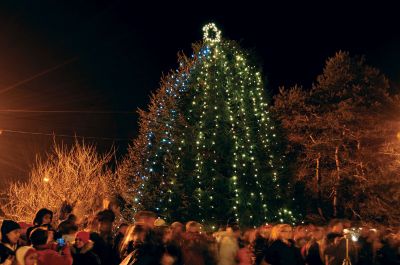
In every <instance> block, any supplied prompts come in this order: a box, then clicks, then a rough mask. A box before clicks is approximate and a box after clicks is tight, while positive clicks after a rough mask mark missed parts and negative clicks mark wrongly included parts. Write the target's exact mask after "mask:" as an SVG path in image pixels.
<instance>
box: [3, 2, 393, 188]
mask: <svg viewBox="0 0 400 265" xmlns="http://www.w3.org/2000/svg"><path fill="white" fill-rule="evenodd" d="M133 2H134V1H100V0H96V1H18V0H9V1H1V2H0V130H3V132H2V134H1V135H0V178H1V181H3V182H1V181H0V184H1V183H5V182H6V181H8V180H9V179H24V178H25V177H26V176H27V171H28V169H29V167H30V165H31V164H32V163H33V162H34V160H35V156H36V155H40V156H43V154H44V153H45V152H48V151H49V150H50V149H49V148H50V146H51V144H52V142H53V138H52V136H49V135H41V134H52V133H54V134H56V135H64V137H58V138H56V139H57V141H61V140H62V141H63V142H64V143H67V144H69V143H71V141H72V138H71V137H69V136H73V135H77V136H86V137H88V136H89V137H93V138H88V139H87V140H86V142H92V143H95V144H96V145H97V146H98V149H99V150H100V151H101V152H104V151H106V150H109V149H110V148H111V147H112V146H115V147H116V149H117V154H118V156H121V155H123V154H124V153H125V151H126V148H127V145H128V143H129V140H130V139H132V138H133V137H134V136H135V135H136V133H137V115H136V110H137V108H146V106H147V104H148V102H149V96H150V93H151V91H154V90H155V89H157V87H158V84H159V81H160V77H161V74H162V73H167V72H168V71H169V70H170V69H175V68H176V67H177V63H176V54H177V52H178V51H180V50H183V51H184V52H185V53H187V54H190V53H191V43H193V42H196V41H199V40H201V38H202V32H201V28H202V26H203V25H204V24H205V23H207V22H215V23H216V24H217V26H218V27H219V28H220V29H221V30H222V34H223V36H224V37H227V38H230V39H234V40H239V41H240V43H241V45H242V46H243V47H244V48H246V49H248V50H250V51H251V52H252V53H253V54H255V56H256V58H258V61H257V63H258V64H260V65H262V67H263V70H264V75H265V76H266V78H267V80H268V87H267V90H268V91H269V92H270V93H271V94H273V93H275V92H276V91H277V89H278V87H279V86H282V85H284V86H286V87H289V86H292V85H294V84H296V83H297V84H300V85H303V86H304V87H310V86H311V84H312V82H313V80H315V77H316V76H317V75H318V74H319V73H321V71H322V68H323V65H324V61H325V60H326V59H327V58H328V57H330V56H332V55H334V53H335V52H336V51H338V50H345V51H349V52H350V53H351V54H352V55H357V54H359V55H366V58H367V62H368V63H369V64H371V65H373V66H376V67H378V68H379V69H381V70H382V71H383V72H384V73H386V74H387V75H388V76H389V78H390V79H391V80H392V81H393V82H395V83H399V81H400V63H399V62H400V31H399V30H398V24H399V23H398V21H397V20H398V17H397V16H398V14H397V16H396V12H397V13H398V11H397V10H398V9H396V8H394V6H388V5H385V4H380V5H369V6H366V5H365V3H362V4H361V3H359V4H353V5H352V6H349V4H342V3H340V2H335V3H332V4H327V3H325V2H324V3H323V4H321V5H320V6H318V5H315V4H314V5H311V4H310V5H303V3H301V4H299V3H297V4H293V3H289V2H281V4H279V5H278V4H267V5H265V4H264V5H261V4H254V3H251V2H250V1H243V3H242V4H241V5H239V4H232V1H229V2H227V3H225V4H222V3H221V4H213V3H211V2H205V1H197V2H195V1H192V2H189V1H187V2H181V3H176V4H172V3H168V4H161V5H160V4H156V3H154V2H152V3H149V4H148V6H138V5H137V4H135V3H133ZM148 2H151V1H148ZM298 2H301V1H298ZM14 110H19V111H18V112H15V111H14ZM32 110H35V111H37V110H40V111H45V112H32ZM46 111H47V112H46ZM48 111H51V112H48ZM65 111H68V112H65ZM71 111H72V112H71ZM32 133H39V134H38V135H37V134H32ZM112 139H114V140H112Z"/></svg>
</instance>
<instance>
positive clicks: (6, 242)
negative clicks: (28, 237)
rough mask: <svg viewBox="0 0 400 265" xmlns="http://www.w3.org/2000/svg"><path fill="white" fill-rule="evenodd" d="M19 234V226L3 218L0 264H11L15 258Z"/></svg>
mask: <svg viewBox="0 0 400 265" xmlns="http://www.w3.org/2000/svg"><path fill="white" fill-rule="evenodd" d="M20 236H21V226H20V225H19V224H18V223H16V222H14V221H12V220H4V221H3V223H2V225H1V243H0V264H3V263H5V264H11V263H12V261H13V260H14V259H15V252H16V250H17V248H18V240H19V238H20Z"/></svg>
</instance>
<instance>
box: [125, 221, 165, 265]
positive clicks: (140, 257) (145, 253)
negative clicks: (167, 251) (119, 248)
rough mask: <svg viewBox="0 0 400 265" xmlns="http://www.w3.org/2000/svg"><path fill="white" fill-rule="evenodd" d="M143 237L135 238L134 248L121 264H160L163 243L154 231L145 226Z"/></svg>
mask: <svg viewBox="0 0 400 265" xmlns="http://www.w3.org/2000/svg"><path fill="white" fill-rule="evenodd" d="M142 229H144V233H140V235H143V238H139V237H137V238H135V239H134V241H135V242H134V250H133V251H132V252H131V254H129V255H128V256H127V257H126V258H125V259H124V260H123V261H122V262H121V265H160V264H161V263H160V262H161V258H162V255H163V252H164V249H163V246H162V243H161V242H159V241H158V240H157V239H158V237H157V236H156V235H155V233H154V231H153V230H152V229H150V228H149V227H146V226H144V227H143V228H142ZM140 235H139V236H140Z"/></svg>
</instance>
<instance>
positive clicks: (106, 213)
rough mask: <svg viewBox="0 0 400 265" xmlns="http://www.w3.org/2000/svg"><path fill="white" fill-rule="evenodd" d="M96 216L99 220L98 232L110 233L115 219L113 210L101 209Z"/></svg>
mask: <svg viewBox="0 0 400 265" xmlns="http://www.w3.org/2000/svg"><path fill="white" fill-rule="evenodd" d="M96 218H97V220H98V222H99V223H98V224H99V227H98V229H99V231H100V233H110V232H111V230H112V224H113V222H114V220H115V214H114V212H113V211H111V210H103V211H100V212H98V213H97V215H96Z"/></svg>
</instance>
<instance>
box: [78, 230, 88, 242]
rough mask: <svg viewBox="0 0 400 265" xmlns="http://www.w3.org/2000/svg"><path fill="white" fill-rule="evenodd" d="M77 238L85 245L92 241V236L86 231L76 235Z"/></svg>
mask: <svg viewBox="0 0 400 265" xmlns="http://www.w3.org/2000/svg"><path fill="white" fill-rule="evenodd" d="M76 238H79V239H80V240H82V242H83V243H85V244H86V243H87V242H88V241H89V240H90V234H89V232H86V231H80V232H78V233H77V234H76Z"/></svg>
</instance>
